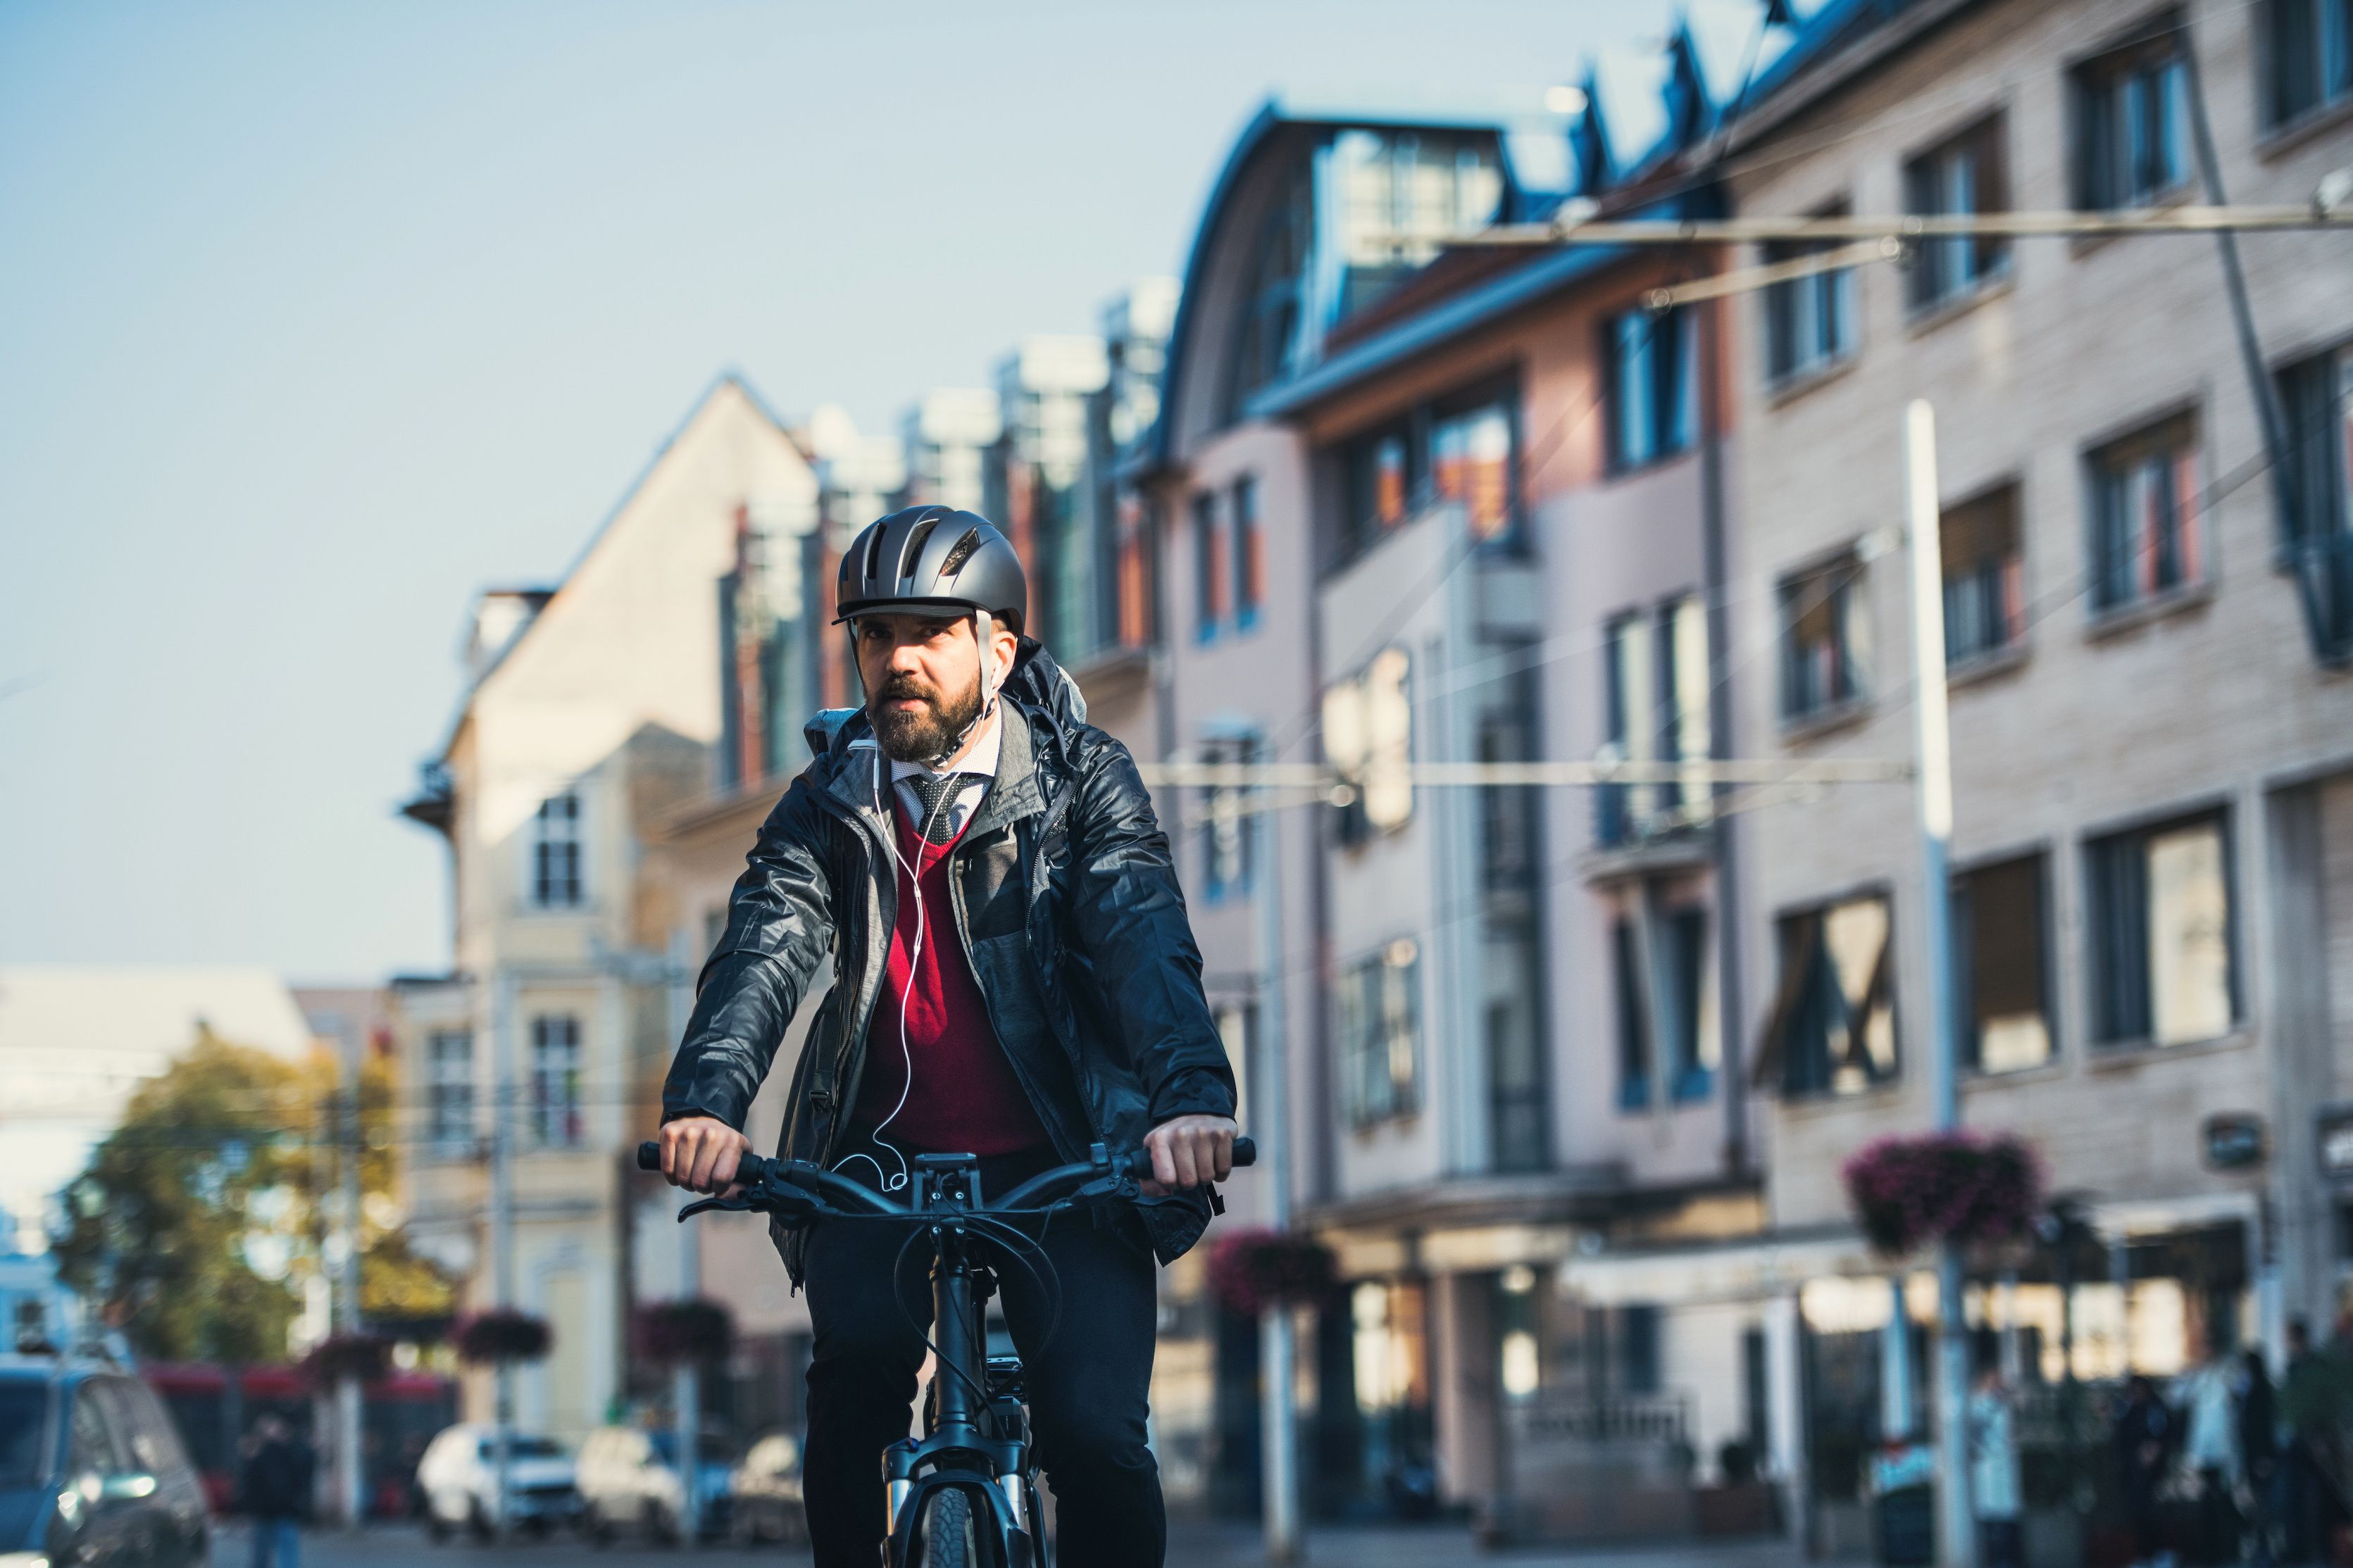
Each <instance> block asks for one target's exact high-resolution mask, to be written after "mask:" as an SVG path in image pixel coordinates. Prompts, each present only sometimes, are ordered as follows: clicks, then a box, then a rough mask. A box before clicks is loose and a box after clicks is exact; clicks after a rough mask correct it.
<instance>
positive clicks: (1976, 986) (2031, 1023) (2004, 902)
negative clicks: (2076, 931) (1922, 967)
mask: <svg viewBox="0 0 2353 1568" xmlns="http://www.w3.org/2000/svg"><path fill="white" fill-rule="evenodd" d="M2044 882H2045V879H2044V877H2043V870H2042V856H2040V855H2028V856H2025V857H2022V858H2019V859H2016V860H2005V861H2003V862H2001V863H2000V865H1996V866H1985V867H1980V868H1978V869H1976V870H1973V871H1964V872H1962V873H1961V874H1960V875H1959V876H1957V877H1955V878H1954V879H1953V932H1952V942H1953V979H1954V985H1953V1005H1954V1006H1955V1008H1956V1009H1957V1012H1958V1016H1957V1018H1956V1020H1955V1022H1956V1024H1957V1034H1958V1037H1959V1039H1960V1043H1961V1060H1962V1061H1963V1063H1964V1064H1966V1065H1967V1066H1968V1067H1971V1068H1976V1069H1977V1070H1978V1071H1979V1072H2015V1071H2017V1070H2018V1069H2019V1068H2031V1067H2041V1066H2042V1064H2043V1063H2044V1062H2047V1061H2049V1060H2050V1059H2051V992H2050V982H2049V978H2048V974H2047V972H2046V969H2045V967H2044V963H2043V958H2044V952H2045V942H2046V940H2047V939H2046V937H2045V935H2044V931H2045V921H2044V911H2045V910H2046V909H2047V907H2048V906H2047V903H2046V900H2045V898H2044V891H2043V889H2044Z"/></svg>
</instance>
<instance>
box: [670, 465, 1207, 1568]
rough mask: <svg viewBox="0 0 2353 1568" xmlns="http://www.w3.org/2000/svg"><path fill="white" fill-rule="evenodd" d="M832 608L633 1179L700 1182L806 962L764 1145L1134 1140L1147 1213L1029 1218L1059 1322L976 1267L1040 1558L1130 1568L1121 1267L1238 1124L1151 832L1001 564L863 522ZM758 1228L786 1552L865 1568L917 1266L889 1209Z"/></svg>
mask: <svg viewBox="0 0 2353 1568" xmlns="http://www.w3.org/2000/svg"><path fill="white" fill-rule="evenodd" d="M835 603H836V605H837V607H838V608H839V616H838V618H837V621H836V624H837V625H846V626H848V627H849V638H850V646H851V648H852V650H853V652H854V653H855V656H856V659H857V665H858V671H859V676H860V680H861V681H862V682H863V683H864V688H865V692H866V706H865V707H864V708H863V709H855V710H835V711H832V712H828V713H827V714H823V715H820V716H819V718H818V721H815V722H814V723H812V725H811V726H810V740H811V744H812V746H813V747H816V748H817V749H818V755H817V758H816V760H815V761H814V762H812V763H810V764H809V766H808V767H807V768H806V769H804V770H803V771H802V773H801V774H800V776H799V777H798V778H797V779H795V780H794V781H793V784H792V786H791V788H790V789H788V790H787V791H786V794H785V796H784V798H783V799H782V800H781V801H779V802H778V803H777V805H776V809H775V810H773V811H772V812H770V813H769V815H768V819H767V821H766V822H765V823H764V824H763V825H762V826H761V829H760V835H759V838H758V841H757V842H756V844H755V845H754V847H753V850H752V854H751V857H750V865H749V868H748V869H746V870H745V872H744V875H743V877H742V878H741V879H739V880H738V881H737V882H736V884H735V890H734V894H733V899H732V900H731V903H730V908H729V910H728V919H727V930H726V933H725V935H724V936H723V937H722V938H721V939H720V942H719V944H718V947H717V949H716V950H715V951H714V952H712V955H711V958H710V961H709V962H708V963H706V964H705V965H704V967H703V971H702V981H701V984H700V988H699V992H698V994H697V997H696V1000H695V1006H694V1013H693V1016H692V1018H691V1021H690V1022H689V1024H688V1026H687V1031H686V1037H685V1039H684V1041H683V1042H682V1043H681V1046H680V1047H679V1052H678V1058H677V1060H676V1061H675V1062H673V1063H672V1064H671V1067H670V1078H669V1080H668V1082H667V1083H665V1084H664V1086H663V1089H662V1119H663V1126H662V1130H661V1163H662V1170H663V1172H664V1173H665V1174H666V1175H668V1177H669V1178H670V1181H671V1182H672V1183H673V1184H676V1185H679V1186H682V1187H687V1188H690V1189H691V1190H694V1191H697V1192H704V1193H712V1192H723V1191H725V1190H727V1189H728V1188H729V1187H730V1185H731V1181H732V1178H733V1176H734V1174H735V1170H736V1164H737V1162H738V1160H739V1159H740V1158H741V1157H742V1156H743V1154H744V1152H746V1149H747V1142H746V1140H745V1139H744V1134H743V1132H742V1131H740V1130H741V1128H742V1126H743V1123H744V1116H745V1114H746V1112H747V1111H748V1110H749V1109H750V1107H751V1104H752V1100H753V1097H754V1095H755V1094H756V1093H757V1092H758V1091H759V1088H760V1083H761V1080H762V1079H764V1078H765V1076H766V1074H767V1071H768V1066H769V1063H770V1061H771V1059H772V1058H774V1056H775V1054H776V1047H777V1046H778V1044H779V1042H780V1041H781V1040H782V1039H783V1037H784V1035H785V1030H786V1026H787V1025H788V1024H789V1023H790V1022H791V1020H792V1017H793V1014H794V1010H795V1009H796V1008H797V1006H798V1005H799V1004H800V1001H801V998H802V995H803V993H804V991H805V989H806V987H807V984H808V983H809V981H810V979H811V977H812V976H813V975H814V974H815V973H816V971H817V969H818V964H819V963H820V962H821V961H823V960H824V959H826V958H827V957H828V956H830V957H831V958H832V960H833V985H832V989H831V990H830V991H829V992H828V994H827V995H826V998H825V1000H824V1002H823V1003H822V1004H821V1005H820V1006H819V1008H818V1014H817V1016H816V1019H815V1021H814V1023H813V1024H812V1026H811V1027H810V1030H809V1033H808V1037H807V1044H806V1046H805V1047H804V1048H803V1049H802V1052H801V1058H800V1063H799V1066H798V1067H797V1068H796V1069H795V1070H794V1074H793V1079H792V1088H791V1092H790V1096H789V1098H788V1100H787V1101H786V1109H785V1131H784V1138H783V1143H782V1147H781V1149H780V1150H779V1152H780V1154H782V1155H785V1156H786V1157H789V1158H793V1159H798V1160H806V1161H809V1162H812V1163H817V1164H820V1165H823V1166H826V1167H828V1168H829V1169H832V1170H835V1171H838V1172H840V1173H843V1174H844V1175H848V1176H851V1177H853V1178H855V1179H857V1180H859V1181H860V1182H862V1183H865V1184H868V1185H871V1186H873V1187H875V1188H877V1189H879V1190H881V1191H883V1192H887V1193H891V1194H895V1195H897V1196H899V1197H901V1198H902V1199H903V1198H904V1197H905V1196H906V1195H907V1194H908V1189H909V1185H910V1173H911V1172H912V1171H913V1163H914V1161H915V1159H916V1157H917V1156H919V1155H922V1154H927V1153H929V1154H937V1153H969V1154H975V1155H978V1156H980V1168H981V1169H980V1174H981V1182H982V1184H983V1187H984V1189H985V1190H987V1191H989V1192H1006V1191H1008V1190H1010V1188H1011V1187H1012V1186H1013V1185H1014V1184H1017V1183H1018V1182H1020V1181H1022V1180H1024V1179H1026V1178H1027V1177H1029V1176H1030V1175H1033V1174H1036V1173H1039V1172H1040V1171H1043V1170H1046V1169H1048V1168H1050V1167H1052V1166H1055V1165H1058V1164H1061V1163H1069V1162H1071V1161H1077V1160H1082V1159H1084V1158H1086V1156H1087V1151H1088V1149H1089V1148H1090V1146H1091V1145H1092V1144H1094V1143H1097V1142H1102V1143H1107V1144H1111V1145H1113V1146H1114V1147H1124V1148H1134V1147H1137V1146H1138V1145H1141V1146H1142V1147H1143V1148H1144V1149H1145V1150H1146V1151H1147V1152H1149V1153H1150V1155H1151V1160H1152V1171H1153V1177H1154V1180H1153V1181H1152V1182H1150V1183H1147V1184H1145V1192H1146V1193H1147V1194H1151V1196H1150V1197H1149V1198H1148V1199H1147V1201H1146V1202H1145V1203H1143V1204H1140V1205H1135V1206H1134V1207H1130V1208H1125V1209H1121V1210H1119V1211H1117V1212H1115V1213H1106V1214H1103V1215H1099V1216H1098V1217H1097V1218H1096V1219H1095V1221H1094V1223H1093V1224H1092V1225H1090V1224H1089V1223H1088V1222H1087V1220H1086V1219H1085V1218H1084V1217H1083V1216H1082V1217H1079V1218H1077V1219H1075V1220H1072V1221H1068V1222H1064V1223H1061V1224H1059V1225H1056V1226H1049V1227H1047V1230H1046V1234H1045V1236H1044V1237H1043V1240H1042V1245H1043V1249H1044V1255H1045V1258H1046V1260H1047V1261H1049V1262H1050V1264H1051V1265H1052V1273H1053V1275H1054V1276H1056V1277H1058V1278H1059V1280H1060V1292H1061V1295H1062V1297H1063V1299H1064V1300H1065V1301H1066V1302H1067V1303H1068V1304H1069V1306H1070V1308H1071V1309H1072V1310H1066V1311H1064V1312H1063V1313H1061V1314H1060V1319H1059V1326H1058V1327H1057V1328H1056V1329H1055V1331H1053V1334H1052V1337H1051V1339H1050V1341H1049V1342H1045V1343H1042V1344H1040V1343H1039V1342H1038V1340H1039V1336H1040V1335H1043V1334H1044V1333H1046V1332H1047V1329H1048V1322H1049V1320H1050V1308H1049V1306H1048V1304H1047V1302H1046V1301H1045V1300H1043V1299H1042V1296H1041V1284H1040V1281H1039V1279H1038V1278H1037V1274H1036V1272H1035V1271H1026V1270H1023V1269H1018V1268H1016V1269H1008V1270H1005V1271H1003V1278H1002V1279H1001V1281H1000V1284H1001V1288H1002V1290H1003V1302H1004V1309H1005V1315H1006V1321H1007V1326H1008V1328H1009V1329H1010V1331H1011V1332H1012V1334H1013V1338H1014V1342H1015V1345H1016V1347H1017V1348H1018V1350H1019V1351H1020V1352H1021V1354H1022V1357H1023V1360H1024V1363H1025V1364H1026V1368H1027V1378H1028V1395H1029V1406H1030V1415H1031V1422H1032V1426H1033V1429H1034V1432H1035V1436H1036V1445H1037V1451H1038V1455H1039V1459H1040V1460H1041V1462H1042V1464H1043V1466H1044V1468H1045V1470H1046V1474H1047V1478H1048V1479H1049V1481H1050V1484H1051V1485H1052V1487H1053V1489H1054V1494H1055V1500H1056V1505H1057V1522H1058V1525H1059V1528H1060V1550H1061V1558H1060V1561H1062V1562H1063V1563H1068V1564H1071V1565H1073V1568H1097V1565H1111V1564H1127V1563H1139V1564H1155V1565H1156V1564H1158V1563H1160V1562H1161V1559H1162V1555H1163V1552H1164V1550H1165V1547H1166V1533H1167V1527H1166V1516H1165V1513H1164V1511H1163V1509H1162V1503H1161V1497H1160V1481H1159V1475H1158V1472H1157V1470H1156V1468H1155V1466H1154V1464H1153V1459H1152V1455H1151V1453H1150V1451H1149V1450H1148V1449H1147V1447H1145V1413H1146V1389H1147V1385H1148V1384H1149V1382H1150V1379H1151V1372H1152V1350H1153V1335H1154V1329H1155V1316H1156V1312H1155V1291H1154V1284H1153V1273H1152V1260H1153V1258H1154V1256H1155V1254H1156V1255H1157V1257H1158V1258H1159V1259H1160V1261H1161V1262H1163V1263H1166V1262H1168V1261H1170V1260H1172V1259H1174V1258H1176V1257H1178V1256H1179V1255H1181V1254H1182V1253H1183V1252H1184V1251H1185V1250H1186V1249H1187V1247H1191V1246H1192V1245H1193V1243H1194V1242H1195V1241H1196V1240H1197V1239H1198V1237H1199V1236H1200V1234H1201V1232H1202V1230H1203V1228H1204V1227H1205V1226H1207V1225H1208V1219H1209V1214H1210V1204H1211V1197H1210V1194H1209V1192H1208V1184H1209V1183H1211V1182H1216V1181H1222V1180H1224V1179H1225V1177H1226V1176H1227V1174H1228V1173H1229V1167H1230V1163H1231V1158H1232V1151H1233V1141H1234V1134H1235V1131H1236V1129H1235V1126H1234V1121H1233V1111H1234V1104H1235V1101H1234V1084H1233V1075H1232V1072H1231V1070H1230V1068H1229V1067H1228V1065H1227V1061H1226V1053H1225V1047H1224V1045H1223V1043H1222V1041H1221V1040H1220V1038H1219V1034H1218V1031H1217V1027H1216V1026H1215V1024H1214V1023H1213V1022H1212V1021H1211V1018H1210V1016H1209V1009H1208V1001H1207V999H1206V998H1205V997H1204V996H1203V994H1202V991H1201V957H1200V952H1199V950H1198V948H1197V947H1196V946H1195V944H1194V941H1193V934H1192V929H1191V926H1190V924H1189V923H1188V922H1187V918H1186V913H1185V904H1184V898H1183V895H1182V893H1181V892H1180V891H1179V889H1178V888H1177V883H1176V869H1175V868H1174V866H1173V865H1172V864H1171V861H1170V857H1169V848H1168V840H1167V837H1166V835H1165V834H1164V833H1163V832H1162V831H1161V830H1160V827H1159V825H1158V823H1157V822H1156V820H1155V818H1154V816H1153V812H1152V803H1151V800H1150V797H1149V796H1148V795H1146V794H1145V788H1144V784H1143V781H1142V780H1141V778H1140V777H1139V776H1138V775H1137V773H1136V770H1135V765H1134V760H1133V759H1132V758H1131V757H1130V756H1129V755H1128V752H1127V749H1126V748H1125V747H1124V746H1123V745H1121V744H1120V743H1119V742H1117V741H1115V740H1113V739H1112V738H1111V737H1110V736H1109V735H1106V734H1105V733H1103V731H1101V730H1098V729H1095V728H1093V727H1092V726H1091V725H1089V724H1088V723H1087V722H1086V721H1085V715H1086V710H1085V705H1084V703H1083V702H1082V700H1080V697H1079V693H1078V689H1077V688H1076V687H1075V685H1073V684H1072V682H1071V679H1070V677H1069V676H1067V675H1066V674H1064V673H1063V672H1062V670H1061V669H1060V667H1058V666H1057V665H1056V664H1055V663H1054V661H1053V660H1052V658H1050V657H1049V656H1048V655H1047V653H1046V650H1045V649H1044V648H1043V647H1040V646H1039V644H1038V643H1037V642H1036V641H1034V640H1033V639H1031V638H1029V637H1025V636H1023V635H1022V628H1023V624H1024V621H1025V620H1026V617H1027V614H1028V610H1029V585H1028V580H1027V578H1026V576H1025V574H1024V573H1023V571H1022V568H1021V562H1020V559H1019V558H1018V556H1017V555H1016V554H1015V552H1014V550H1013V547H1012V545H1011V544H1010V543H1008V542H1007V541H1006V539H1005V538H1004V536H1003V535H1001V534H1000V533H998V532H997V530H996V529H995V528H993V527H991V526H990V525H989V524H988V523H987V521H984V520H983V519H981V518H979V517H977V516H976V515H974V514H973V513H971V512H967V511H956V510H949V509H948V508H945V507H937V506H930V507H914V508H910V509H908V510H903V511H898V512H893V513H892V515H890V516H888V517H885V518H883V519H881V521H877V522H875V523H873V524H871V526H869V527H868V528H867V529H866V530H865V531H864V532H862V533H861V534H860V535H859V537H858V539H857V541H856V542H855V543H853V544H852V545H851V546H850V548H849V553H848V554H847V555H846V556H845V557H844V559H843V561H842V564H841V575H840V582H839V592H838V593H837V595H836V599H835ZM775 1235H776V1244H777V1248H778V1250H779V1251H780V1252H781V1253H782V1254H783V1256H784V1260H785V1266H786V1270H787V1271H788V1272H789V1273H790V1274H791V1276H792V1279H793V1282H794V1283H795V1285H796V1286H802V1287H806V1288H807V1291H808V1299H809V1316H810V1319H811V1321H812V1323H813V1326H814V1328H815V1331H816V1339H815V1344H814V1346H813V1348H812V1355H811V1361H810V1363H809V1372H808V1441H807V1458H806V1460H805V1463H804V1468H803V1486H804V1493H805V1497H806V1500H807V1510H808V1521H809V1534H810V1538H811V1541H812V1542H813V1544H814V1545H815V1547H816V1552H817V1560H818V1565H819V1568H850V1565H853V1564H854V1565H855V1568H871V1564H872V1563H874V1562H875V1561H876V1558H877V1551H878V1547H879V1544H880V1542H881V1539H882V1534H883V1496H882V1489H881V1484H880V1476H881V1471H880V1460H881V1453H882V1450H883V1449H884V1447H886V1446H887V1445H889V1444H890V1443H892V1441H894V1440H896V1439H898V1438H901V1437H903V1436H906V1435H907V1429H908V1407H909V1404H910V1402H911V1401H912V1399H913V1394H914V1389H915V1381H916V1375H917V1373H918V1372H919V1370H920V1369H921V1367H922V1364H923V1355H924V1349H925V1346H924V1340H923V1332H922V1331H921V1329H920V1328H919V1326H918V1325H920V1324H923V1321H924V1312H925V1310H926V1309H924V1308H923V1306H922V1305H921V1297H922V1289H921V1279H920V1277H919V1276H918V1277H915V1278H913V1279H906V1278H902V1277H899V1276H900V1270H901V1267H902V1258H904V1256H905V1253H906V1249H905V1248H904V1247H902V1242H903V1240H904V1237H902V1235H901V1234H898V1233H897V1232H896V1231H895V1229H893V1228H888V1227H878V1226H857V1225H848V1224H839V1223H834V1222H827V1221H820V1222H818V1224H816V1225H815V1226H812V1227H810V1228H807V1229H797V1230H787V1229H784V1228H781V1227H779V1228H777V1229H776V1232H775ZM909 1285H912V1286H913V1289H912V1290H911V1289H905V1288H904V1287H907V1286H909ZM911 1314H912V1315H913V1321H910V1318H911Z"/></svg>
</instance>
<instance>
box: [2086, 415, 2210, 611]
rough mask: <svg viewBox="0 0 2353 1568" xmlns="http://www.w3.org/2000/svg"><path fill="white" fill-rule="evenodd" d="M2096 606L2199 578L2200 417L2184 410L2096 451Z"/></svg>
mask: <svg viewBox="0 0 2353 1568" xmlns="http://www.w3.org/2000/svg"><path fill="white" fill-rule="evenodd" d="M2090 464H2091V482H2092V607H2093V608H2094V610H2115V609H2121V608H2124V607H2125V606H2126V605H2135V604H2138V603H2141V602H2142V601H2144V600H2147V599H2152V598H2155V597H2157V596H2158V595H2162V594H2166V593H2169V592H2171V591H2173V590H2175V589H2178V588H2182V587H2185V586H2188V585H2189V584H2193V583H2196V582H2197V581H2199V579H2200V576H2201V575H2202V574H2203V572H2204V562H2203V561H2202V559H2201V554H2202V552H2201V551H2200V539H2199V535H2200V520H2199V510H2198V502H2199V495H2198V420H2197V416H2195V415H2188V414H2185V415H2182V416H2179V417H2178V418H2173V419H2168V420H2166V421H2165V422H2163V423H2162V424H2159V425H2156V426H2151V427H2149V428H2148V429H2147V430H2143V431H2140V432H2137V434H2135V435H2132V436H2128V437H2125V438H2124V439H2123V440H2121V441H2116V442H2112V443H2110V444H2109V445H2108V446H2105V447H2101V448H2100V449H2099V450H2097V451H2095V452H2094V453H2093V454H2092V455H2091V459H2090Z"/></svg>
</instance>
